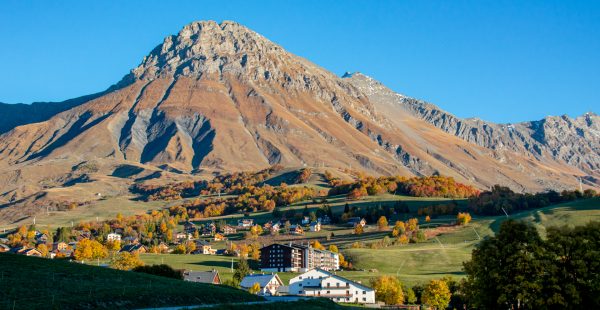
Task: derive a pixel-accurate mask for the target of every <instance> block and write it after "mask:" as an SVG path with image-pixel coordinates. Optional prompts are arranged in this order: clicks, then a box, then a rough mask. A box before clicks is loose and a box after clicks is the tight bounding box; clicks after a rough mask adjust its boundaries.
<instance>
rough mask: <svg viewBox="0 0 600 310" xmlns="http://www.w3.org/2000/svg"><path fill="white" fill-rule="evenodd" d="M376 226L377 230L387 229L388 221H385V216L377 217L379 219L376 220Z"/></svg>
mask: <svg viewBox="0 0 600 310" xmlns="http://www.w3.org/2000/svg"><path fill="white" fill-rule="evenodd" d="M377 228H378V229H379V230H386V229H388V221H387V218H386V217H385V216H381V217H379V219H378V220H377Z"/></svg>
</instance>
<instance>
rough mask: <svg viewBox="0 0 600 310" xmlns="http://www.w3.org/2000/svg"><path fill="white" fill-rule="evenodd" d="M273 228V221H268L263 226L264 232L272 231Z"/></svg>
mask: <svg viewBox="0 0 600 310" xmlns="http://www.w3.org/2000/svg"><path fill="white" fill-rule="evenodd" d="M271 227H273V221H268V222H266V223H265V224H264V225H263V230H271Z"/></svg>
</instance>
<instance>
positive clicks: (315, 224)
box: [310, 222, 321, 232]
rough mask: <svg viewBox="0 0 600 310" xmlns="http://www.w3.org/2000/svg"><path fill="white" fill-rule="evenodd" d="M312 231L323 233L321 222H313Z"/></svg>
mask: <svg viewBox="0 0 600 310" xmlns="http://www.w3.org/2000/svg"><path fill="white" fill-rule="evenodd" d="M310 231H313V232H315V231H321V223H319V222H312V223H310Z"/></svg>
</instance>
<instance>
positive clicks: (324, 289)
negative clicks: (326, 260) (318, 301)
mask: <svg viewBox="0 0 600 310" xmlns="http://www.w3.org/2000/svg"><path fill="white" fill-rule="evenodd" d="M289 294H290V295H298V296H308V297H322V298H329V299H331V300H332V301H334V302H355V303H361V304H373V303H375V290H374V289H372V288H370V287H368V286H365V285H362V284H361V283H358V282H354V281H351V280H348V279H346V278H343V277H340V276H338V275H336V274H334V273H331V272H329V271H326V270H323V269H320V268H313V269H310V270H308V271H307V272H305V273H303V274H301V275H298V276H296V277H294V278H292V279H291V280H290V285H289Z"/></svg>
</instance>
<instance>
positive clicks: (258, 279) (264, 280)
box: [240, 273, 283, 288]
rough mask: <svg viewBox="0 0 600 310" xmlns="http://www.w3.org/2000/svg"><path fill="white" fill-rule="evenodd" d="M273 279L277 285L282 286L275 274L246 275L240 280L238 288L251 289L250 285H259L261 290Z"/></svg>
mask: <svg viewBox="0 0 600 310" xmlns="http://www.w3.org/2000/svg"><path fill="white" fill-rule="evenodd" d="M273 278H275V279H276V280H277V282H279V285H283V282H282V281H281V279H280V278H279V276H278V275H277V274H276V273H275V274H251V275H247V276H245V277H244V278H243V279H242V282H241V283H240V286H241V287H243V288H249V287H252V285H254V283H258V284H259V285H260V287H261V288H263V287H265V286H267V284H269V282H271V280H273Z"/></svg>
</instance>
